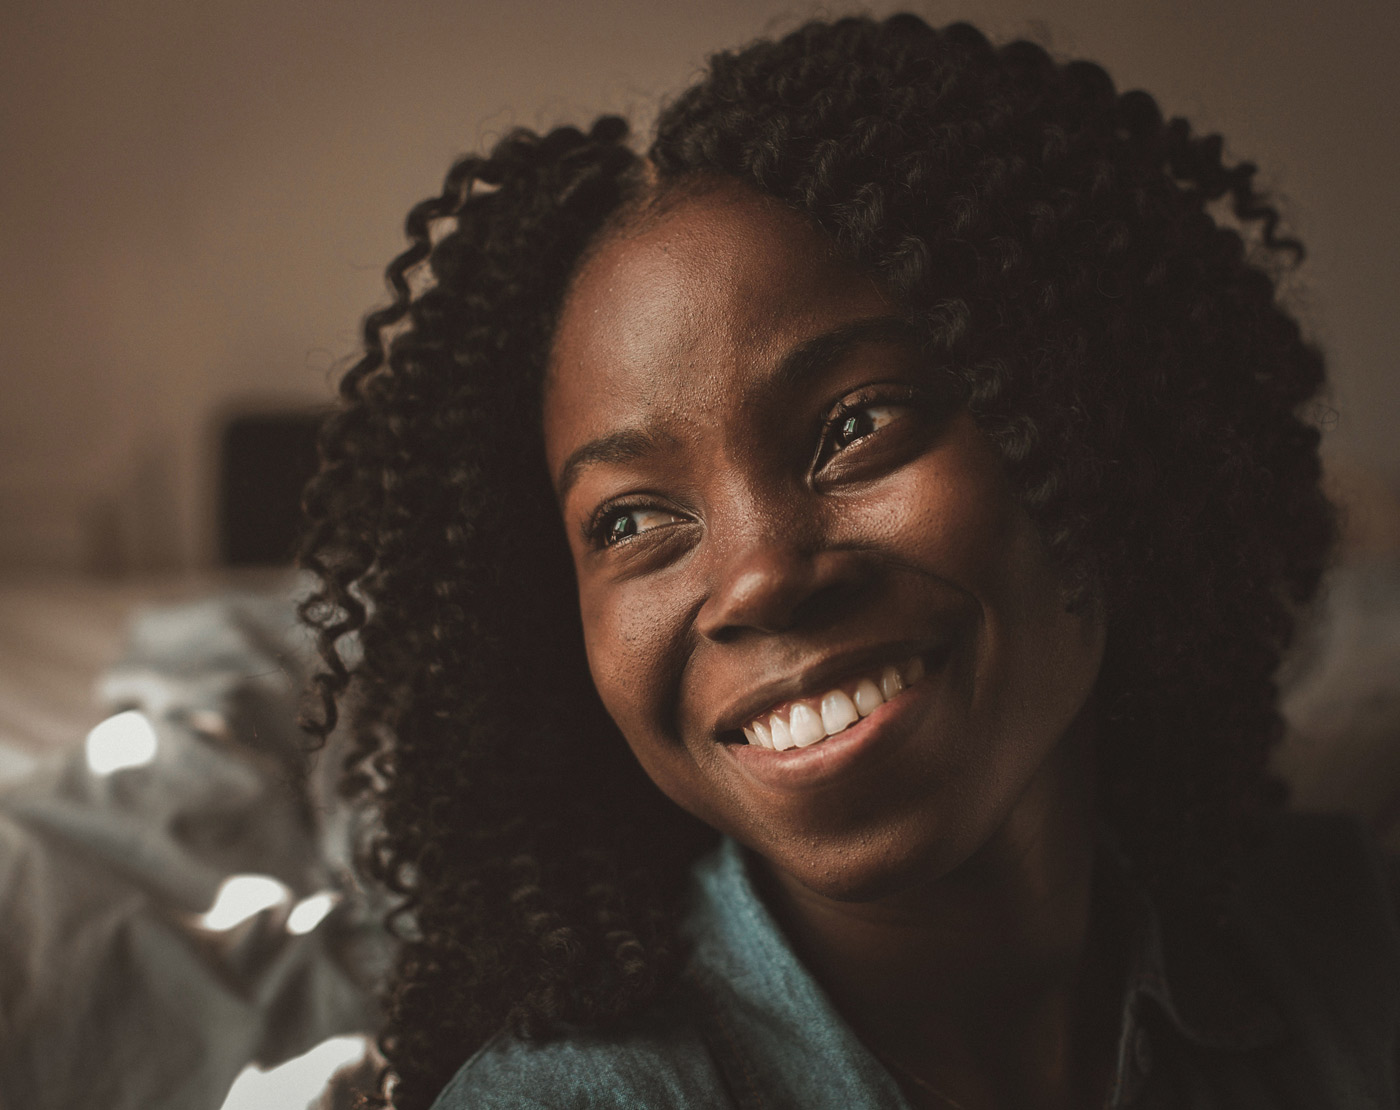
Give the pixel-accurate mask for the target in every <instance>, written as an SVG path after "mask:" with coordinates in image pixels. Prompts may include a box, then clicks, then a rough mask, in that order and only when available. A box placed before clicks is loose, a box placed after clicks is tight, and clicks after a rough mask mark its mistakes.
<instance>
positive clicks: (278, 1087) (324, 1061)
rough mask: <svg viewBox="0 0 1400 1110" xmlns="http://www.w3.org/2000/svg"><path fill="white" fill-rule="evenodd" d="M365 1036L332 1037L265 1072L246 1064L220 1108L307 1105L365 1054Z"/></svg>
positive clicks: (265, 1108)
mask: <svg viewBox="0 0 1400 1110" xmlns="http://www.w3.org/2000/svg"><path fill="white" fill-rule="evenodd" d="M368 1046H369V1041H368V1039H367V1038H365V1037H332V1038H331V1039H330V1040H328V1041H322V1042H321V1043H320V1044H318V1045H317V1046H316V1047H315V1048H313V1049H312V1050H311V1051H310V1052H308V1053H306V1054H305V1055H303V1056H297V1057H295V1058H294V1059H291V1060H288V1061H287V1062H286V1063H284V1064H278V1065H277V1067H275V1068H272V1069H270V1070H269V1071H263V1070H262V1068H260V1067H257V1066H256V1065H255V1064H249V1065H248V1066H247V1067H246V1068H244V1069H243V1070H242V1071H241V1072H240V1073H239V1075H238V1078H237V1079H235V1080H234V1081H233V1086H232V1087H231V1088H230V1089H229V1093H228V1095H227V1097H225V1099H224V1104H223V1106H222V1108H221V1110H268V1107H279V1106H285V1107H301V1106H308V1105H310V1104H311V1103H312V1102H313V1101H315V1099H316V1098H317V1096H318V1095H320V1093H321V1092H322V1091H323V1090H324V1089H325V1086H326V1084H327V1082H329V1081H330V1078H331V1076H333V1075H334V1074H335V1073H336V1072H338V1071H339V1070H340V1069H341V1068H343V1067H345V1066H346V1065H347V1064H353V1063H354V1062H355V1061H356V1060H358V1059H359V1058H360V1057H361V1056H363V1055H364V1054H365V1049H366V1048H367V1047H368Z"/></svg>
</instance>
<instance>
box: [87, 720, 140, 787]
mask: <svg viewBox="0 0 1400 1110" xmlns="http://www.w3.org/2000/svg"><path fill="white" fill-rule="evenodd" d="M155 757H156V730H155V728H154V727H153V726H152V725H151V722H150V719H149V718H148V717H147V716H146V715H145V714H144V713H141V712H139V711H137V710H135V709H128V710H127V711H126V712H124V713H118V714H116V715H115V716H113V717H108V718H107V719H106V720H105V721H103V722H102V723H101V724H99V725H98V726H97V727H96V728H94V729H93V730H92V731H91V732H89V733H88V734H87V763H88V767H89V768H91V770H92V772H93V774H95V775H110V774H111V773H112V772H113V771H120V770H123V769H125V768H127V767H140V766H143V765H144V764H147V763H150V762H151V760H153V759H155Z"/></svg>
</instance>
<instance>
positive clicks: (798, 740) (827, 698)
mask: <svg viewBox="0 0 1400 1110" xmlns="http://www.w3.org/2000/svg"><path fill="white" fill-rule="evenodd" d="M925 670H926V668H925V665H924V660H923V658H922V656H918V655H916V656H914V657H913V658H912V659H909V660H908V661H907V662H905V663H904V664H902V665H900V666H893V665H891V666H885V667H880V668H877V669H875V670H871V671H868V672H867V673H865V674H861V675H855V676H853V677H852V678H850V679H848V680H847V681H845V682H843V683H841V684H840V685H838V686H835V687H833V688H832V689H831V690H828V691H827V692H826V693H824V694H819V695H817V696H816V697H810V698H799V699H797V700H795V701H790V702H785V703H783V704H782V705H778V706H775V707H774V708H772V709H768V710H765V711H764V712H763V713H761V714H759V715H758V716H757V717H755V718H754V719H753V720H751V721H749V722H748V723H747V724H746V725H744V726H743V733H744V738H745V739H746V740H747V741H748V743H749V745H750V746H752V747H756V748H770V749H773V750H775V751H780V752H781V751H787V750H788V749H789V748H809V747H811V746H812V745H813V744H816V743H819V742H820V741H822V740H825V739H826V738H827V737H828V736H836V735H838V734H839V733H842V732H845V731H846V729H848V728H850V727H851V725H853V724H855V723H856V722H857V721H859V720H860V719H861V718H862V717H868V716H870V714H872V713H874V712H875V710H877V709H879V708H880V706H882V705H884V704H885V702H887V701H891V700H892V699H894V698H897V697H898V696H899V695H900V694H901V693H903V692H904V691H905V690H906V689H908V688H909V687H910V686H913V685H914V683H916V682H918V681H919V680H920V679H921V678H923V677H924V673H925Z"/></svg>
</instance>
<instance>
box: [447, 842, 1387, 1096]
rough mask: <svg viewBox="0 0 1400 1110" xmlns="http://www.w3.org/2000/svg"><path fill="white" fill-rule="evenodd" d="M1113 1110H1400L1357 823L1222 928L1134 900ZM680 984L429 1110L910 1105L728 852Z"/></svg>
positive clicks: (699, 908) (515, 1046)
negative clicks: (633, 1012)
mask: <svg viewBox="0 0 1400 1110" xmlns="http://www.w3.org/2000/svg"><path fill="white" fill-rule="evenodd" d="M1136 897H1137V900H1138V904H1139V905H1138V908H1139V910H1140V911H1141V912H1140V914H1139V930H1138V936H1137V940H1136V944H1135V949H1134V957H1133V962H1132V965H1131V967H1132V970H1131V973H1130V975H1129V977H1128V981H1127V988H1126V991H1125V994H1124V999H1123V1020H1122V1026H1121V1033H1120V1036H1119V1042H1118V1057H1117V1068H1116V1077H1115V1081H1114V1084H1113V1088H1112V1090H1111V1092H1110V1094H1109V1097H1108V1101H1107V1104H1106V1105H1107V1106H1109V1107H1112V1108H1113V1110H1118V1108H1120V1107H1133V1108H1134V1110H1165V1108H1168V1107H1171V1108H1178V1107H1180V1108H1186V1110H1207V1108H1211V1110H1215V1108H1219V1110H1226V1108H1229V1110H1265V1108H1269V1110H1285V1108H1287V1110H1326V1108H1329V1107H1336V1108H1346V1110H1395V1108H1396V1107H1397V1105H1398V1103H1397V1077H1396V1068H1397V1056H1400V1053H1398V1052H1397V1046H1400V922H1397V908H1396V898H1395V894H1394V888H1393V883H1392V881H1391V877H1390V876H1389V875H1388V874H1387V872H1386V866H1385V862H1384V861H1383V860H1382V859H1381V858H1380V857H1379V856H1378V855H1377V854H1376V853H1375V851H1374V850H1373V848H1372V847H1371V846H1370V844H1369V842H1368V841H1367V839H1366V838H1365V837H1364V836H1363V835H1361V834H1360V832H1359V831H1358V830H1357V829H1356V827H1355V826H1354V825H1353V824H1352V823H1351V822H1349V821H1346V820H1344V819H1338V818H1325V817H1297V816H1295V817H1291V818H1288V819H1287V820H1285V821H1283V822H1281V823H1280V826H1279V828H1278V830H1277V833H1276V835H1275V836H1273V837H1272V838H1271V841H1270V846H1269V849H1268V850H1267V851H1266V852H1263V853H1261V854H1260V855H1259V856H1258V857H1257V858H1256V859H1255V860H1254V861H1253V865H1252V867H1251V868H1250V870H1249V872H1248V874H1247V876H1246V879H1245V882H1244V883H1243V885H1242V889H1241V891H1240V893H1239V897H1238V898H1237V900H1236V904H1235V906H1234V908H1233V910H1232V912H1231V914H1230V915H1229V918H1228V923H1227V926H1226V927H1224V928H1222V929H1220V930H1218V931H1217V930H1212V931H1211V935H1209V936H1203V935H1196V934H1192V933H1190V932H1189V931H1187V932H1182V931H1173V930H1170V929H1166V928H1165V927H1164V925H1163V923H1162V921H1161V920H1159V918H1158V916H1157V914H1156V913H1155V912H1154V911H1153V908H1152V906H1151V904H1150V903H1149V902H1148V901H1147V900H1146V899H1145V898H1144V897H1142V896H1141V895H1140V894H1139V895H1137V896H1136ZM686 929H687V932H688V935H689V937H690V939H691V941H692V943H693V950H692V954H691V958H690V960H689V962H688V964H687V966H686V968H685V971H684V972H683V974H682V975H681V977H680V980H679V982H678V983H677V985H676V988H675V989H674V990H673V991H672V992H670V993H669V994H668V995H667V996H666V997H665V998H664V999H663V1000H662V1001H661V1002H659V1003H657V1004H656V1005H654V1006H652V1007H651V1008H650V1009H649V1010H647V1011H646V1012H645V1013H643V1014H642V1015H640V1016H639V1017H637V1018H634V1019H632V1020H630V1021H629V1022H627V1023H626V1024H624V1025H622V1026H621V1027H618V1028H614V1029H610V1030H608V1031H607V1032H606V1033H584V1032H579V1033H573V1034H570V1035H567V1036H565V1037H562V1038H560V1039H557V1040H553V1041H550V1042H546V1043H543V1044H530V1043H526V1042H523V1041H520V1040H517V1039H515V1038H512V1037H510V1036H507V1035H504V1034H502V1035H500V1036H497V1037H496V1038H494V1039H493V1040H491V1041H490V1042H488V1043H487V1044H486V1045H485V1046H484V1047H483V1048H482V1049H481V1050H480V1051H479V1052H477V1053H476V1054H475V1055H474V1056H473V1057H472V1058H471V1059H470V1060H468V1061H467V1063H466V1064H465V1065H463V1067H462V1069H461V1070H460V1071H459V1072H458V1073H457V1075H456V1077H455V1078H454V1079H453V1080H452V1081H451V1082H450V1083H449V1084H448V1086H447V1087H446V1089H444V1091H443V1092H442V1094H441V1095H440V1096H439V1097H438V1100H437V1102H436V1103H435V1105H434V1110H468V1108H472V1110H475V1108H485V1110H527V1108H528V1110H544V1108H546V1107H547V1108H550V1110H585V1108H587V1110H601V1108H604V1107H607V1108H610V1110H612V1108H616V1110H624V1108H625V1110H634V1108H636V1110H641V1108H646V1110H659V1108H663V1107H665V1108H672V1107H703V1108H706V1110H711V1108H713V1110H727V1108H734V1110H741V1108H742V1110H789V1108H790V1110H877V1108H878V1110H907V1107H908V1102H907V1101H906V1099H905V1098H904V1095H903V1094H902V1093H901V1091H900V1089H899V1086H898V1085H897V1084H896V1083H895V1081H894V1079H893V1078H892V1077H891V1076H890V1074H889V1073H888V1072H887V1071H886V1070H885V1068H884V1067H883V1066H882V1065H881V1064H880V1062H879V1061H878V1060H876V1059H875V1057H874V1056H873V1055H872V1054H871V1053H870V1051H869V1050H868V1049H867V1048H866V1047H865V1046H864V1045H863V1044H862V1043H861V1042H860V1040H859V1039H858V1038H857V1037H856V1035H855V1033H854V1032H853V1031H852V1030H851V1028H850V1027H849V1026H848V1025H847V1024H846V1023H845V1021H844V1020H843V1019H842V1018H841V1017H840V1015H838V1014H837V1012H836V1010H835V1009H834V1008H833V1007H832V1004H831V1003H830V1001H829V1000H828V999H827V998H826V996H825V994H824V993H823V992H822V989H821V988H820V987H819V986H818V985H817V983H816V981H815V980H814V979H813V978H812V976H811V975H810V974H809V973H808V971H807V970H806V968H804V967H803V966H802V964H801V963H800V962H799V961H798V959H797V956H796V955H795V954H794V953H793V951H792V949H791V948H790V947H789V946H788V943H787V941H786V940H785V939H784V937H783V935H782V933H781V931H780V930H779V928H778V926H777V924H776V923H775V921H774V920H773V918H772V916H771V915H770V914H769V912H768V910H767V908H766V907H765V906H764V904H763V902H762V901H761V900H760V898H759V896H758V894H757V893H756V891H755V888H754V883H753V878H752V875H751V873H750V871H749V865H748V863H747V861H746V859H745V856H744V852H743V850H742V849H740V848H739V847H738V845H736V844H735V843H734V842H733V841H728V840H726V841H724V842H723V843H722V845H721V846H720V848H719V849H718V850H717V851H716V852H715V853H713V854H712V855H710V856H708V857H707V858H705V859H704V860H702V861H701V862H700V863H699V864H698V865H697V867H696V870H695V880H694V900H693V903H692V908H691V910H690V912H689V915H688V917H687V921H686Z"/></svg>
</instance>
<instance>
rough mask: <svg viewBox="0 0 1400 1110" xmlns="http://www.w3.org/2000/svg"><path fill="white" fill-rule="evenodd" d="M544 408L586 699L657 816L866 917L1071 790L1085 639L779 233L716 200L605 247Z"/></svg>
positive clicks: (850, 303) (979, 448)
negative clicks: (684, 814)
mask: <svg viewBox="0 0 1400 1110" xmlns="http://www.w3.org/2000/svg"><path fill="white" fill-rule="evenodd" d="M544 411H545V440H546V446H547V451H548V456H549V465H550V471H551V473H552V474H553V476H554V478H555V481H556V485H557V488H558V490H559V493H560V502H561V506H562V511H563V516H564V522H565V526H566V530H567V532H568V535H569V542H570V544H571V546H572V550H573V556H574V562H575V567H576V569H577V575H578V589H579V605H580V608H581V611H582V617H583V628H584V634H585V639H586V644H587V650H588V661H589V666H590V668H591V670H592V674H593V678H594V681H595V682H596V684H597V687H598V691H599V693H600V694H601V696H602V699H603V702H604V704H605V705H606V706H607V708H608V711H609V712H610V713H611V714H612V717H613V719H614V720H615V721H616V722H617V725H618V727H619V728H620V729H621V731H622V734H623V735H624V736H625V737H626V739H627V742H628V743H629V744H630V745H631V747H632V750H633V751H634V752H635V753H636V756H637V758H638V759H639V760H640V761H641V763H642V765H643V767H644V768H645V769H646V771H647V773H648V774H649V775H650V776H651V778H652V779H653V780H654V781H655V782H656V783H657V785H658V786H659V787H660V788H661V789H662V790H664V791H665V792H666V793H667V794H668V795H669V796H670V797H671V798H672V799H674V800H675V801H676V802H677V803H679V804H680V805H681V806H683V807H684V808H685V809H687V810H689V811H690V812H691V813H693V814H694V815H696V816H697V817H699V818H700V819H701V820H703V821H705V822H707V823H708V824H710V825H712V826H714V827H715V828H717V829H719V830H721V831H723V832H726V833H728V834H730V835H732V836H734V837H736V838H737V839H738V840H740V841H741V842H742V843H744V844H746V845H748V846H749V847H750V848H752V849H754V850H755V851H757V852H758V853H759V854H761V855H762V856H763V857H765V858H766V859H767V860H768V861H769V862H770V863H771V864H772V865H774V866H776V867H778V868H780V869H781V870H782V871H784V872H786V873H787V875H788V876H790V877H792V878H794V879H796V880H797V881H799V882H800V883H802V884H803V885H805V886H806V887H808V888H809V889H811V890H813V891H816V892H819V893H822V894H825V895H827V896H831V897H837V898H843V899H863V898H871V897H877V896H881V895H883V894H887V893H891V892H895V891H897V890H899V889H901V888H905V887H908V886H909V885H910V884H912V883H915V882H918V881H921V880H923V879H928V878H932V877H938V876H941V875H945V874H947V873H948V872H950V871H952V870H953V869H954V868H956V867H958V866H959V865H960V864H962V863H963V862H964V861H966V860H967V859H968V858H969V857H970V856H972V855H973V853H975V852H976V851H977V850H978V849H979V848H981V847H982V846H984V845H986V844H987V843H988V842H989V841H990V840H991V839H992V838H993V837H994V836H996V835H998V833H1000V832H1003V831H1004V830H1006V829H1007V828H1008V827H1011V826H1014V825H1018V824H1019V825H1021V826H1026V827H1030V826H1034V825H1035V823H1036V821H1037V820H1039V819H1040V816H1039V815H1040V814H1042V813H1043V812H1048V811H1049V810H1050V809H1053V808H1054V807H1055V806H1056V805H1057V804H1058V803H1057V799H1058V800H1059V801H1063V793H1064V791H1065V790H1069V789H1076V788H1077V787H1076V784H1075V783H1074V782H1073V781H1071V780H1072V779H1073V778H1074V777H1075V776H1077V775H1079V774H1080V772H1078V771H1077V770H1071V768H1073V767H1077V766H1079V764H1078V763H1076V762H1075V761H1073V760H1070V759H1068V758H1065V751H1066V749H1067V748H1068V747H1069V746H1070V745H1069V742H1068V741H1067V742H1066V743H1064V744H1062V743H1061V741H1062V739H1063V738H1065V737H1066V734H1067V733H1074V732H1078V731H1080V730H1079V729H1078V728H1077V727H1076V728H1075V729H1071V725H1076V723H1077V722H1078V721H1079V720H1081V709H1083V708H1084V706H1085V704H1086V701H1087V700H1088V698H1089V695H1090V692H1091V690H1092V687H1093V685H1094V682H1095V679H1096V677H1097V674H1098V670H1099V662H1100V658H1101V655H1102V650H1103V629H1102V627H1101V624H1100V622H1099V620H1098V619H1097V618H1096V617H1095V616H1093V615H1091V614H1071V613H1068V612H1066V611H1065V608H1064V605H1063V603H1062V601H1061V589H1060V586H1061V583H1060V581H1059V580H1058V578H1057V575H1056V573H1055V571H1054V570H1053V568H1052V567H1051V566H1050V564H1049V562H1048V561H1047V558H1046V554H1045V551H1044V549H1043V546H1042V544H1041V541H1040V538H1039V536H1038V534H1037V533H1036V531H1035V530H1034V528H1033V527H1032V525H1031V522H1030V520H1029V518H1028V517H1027V516H1026V514H1025V512H1024V511H1023V510H1022V509H1021V508H1020V506H1019V505H1018V503H1017V502H1016V501H1015V499H1014V498H1013V496H1012V494H1011V492H1010V489H1009V487H1008V484H1007V481H1006V477H1005V475H1004V473H1003V467H1002V464H1001V460H1000V456H999V455H998V453H997V451H996V450H995V449H994V448H993V447H992V445H991V444H989V443H988V442H987V440H986V439H985V438H984V436H983V435H982V434H981V432H980V431H979V430H978V428H977V427H976V425H975V424H974V423H973V421H972V419H971V418H970V417H969V416H968V414H967V413H966V411H965V410H963V409H961V408H960V407H959V405H958V403H957V401H956V399H955V396H954V393H953V391H952V390H951V389H950V388H949V387H948V386H947V384H946V379H944V378H942V377H941V375H940V368H939V367H938V366H937V365H931V364H930V363H929V361H928V359H927V358H926V357H924V356H922V355H921V354H920V353H919V350H918V348H917V346H916V344H915V343H914V342H913V341H912V340H911V338H910V336H909V335H908V333H907V331H906V329H905V328H904V326H902V325H901V323H900V322H899V319H898V317H897V314H896V312H895V310H894V308H893V306H892V305H891V304H890V303H889V302H888V301H887V300H886V299H885V298H884V297H883V296H882V295H881V293H880V291H879V289H878V288H877V287H876V286H875V284H874V283H873V282H872V281H871V280H869V279H868V278H866V277H864V276H863V275H862V274H860V273H859V272H858V271H856V270H854V269H852V268H850V267H849V266H847V265H845V264H843V263H841V262H839V261H837V260H836V259H835V258H834V257H833V254H832V251H831V244H830V243H829V241H828V240H827V239H826V238H825V237H824V236H823V235H822V234H821V233H820V232H818V231H816V230H814V229H812V228H811V227H809V226H808V225H807V224H806V223H805V222H804V221H803V220H802V219H800V218H799V217H798V216H796V215H795V214H793V213H791V212H789V211H787V210H786V209H784V208H782V207H780V206H779V205H777V204H776V203H775V202H771V201H769V200H767V199H764V198H761V197H759V196H758V195H756V194H754V193H752V192H750V191H748V190H747V189H745V188H743V187H742V186H739V185H737V184H730V183H724V184H720V185H718V186H717V187H716V188H715V189H714V190H713V191H710V192H708V193H705V194H702V195H699V196H693V197H689V198H687V199H685V200H682V201H680V202H679V203H678V204H677V205H676V206H675V207H673V208H671V209H670V210H669V211H667V212H666V213H665V214H664V215H662V216H660V217H657V218H653V219H652V220H650V221H649V222H647V223H646V224H644V225H643V226H641V227H640V228H639V229H634V230H631V231H628V232H624V233H621V234H618V235H616V236H614V237H612V238H611V239H609V240H608V241H606V242H605V243H604V244H602V246H601V247H600V249H598V250H597V251H596V253H595V254H594V255H593V256H592V257H591V259H590V260H589V261H588V262H587V263H586V264H585V265H584V267H583V268H582V270H581V271H580V273H579V274H578V276H577V278H576V279H575V282H574V285H573V286H572V289H571V291H570V295H569V298H568V300H567V303H566V305H565V307H564V311H563V313H562V316H561V319H560V322H559V328H558V333H557V335H556V338H555V343H554V347H553V357H552V362H551V371H550V378H549V382H548V385H547V387H546V396H545V409H544ZM901 686H903V687H905V688H904V689H902V690H900V689H899V688H900V687H901ZM1084 716H1085V717H1087V714H1084ZM745 729H748V731H749V735H751V736H752V737H753V738H755V739H757V740H758V741H759V743H757V744H755V743H751V742H750V741H749V740H748V739H747V737H746V733H745V731H744V730H745ZM818 736H820V737H822V738H821V739H817V737H818ZM765 739H766V740H767V741H768V742H769V743H773V744H774V745H775V746H774V747H771V748H770V747H767V746H764V743H763V741H764V740H765ZM788 743H795V745H796V746H792V747H789V748H787V750H778V747H779V746H781V745H783V744H788Z"/></svg>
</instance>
